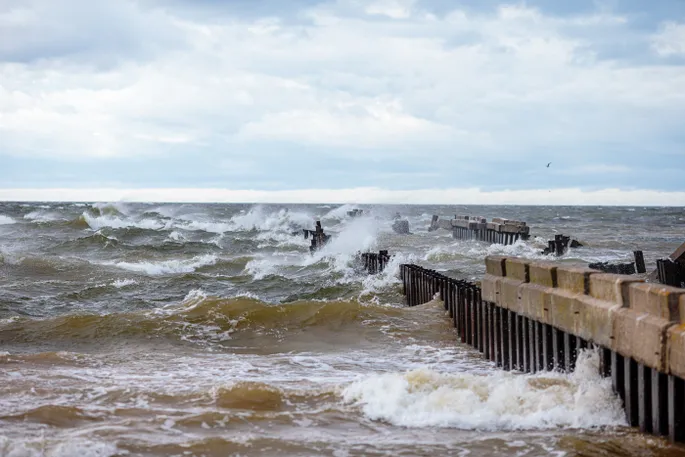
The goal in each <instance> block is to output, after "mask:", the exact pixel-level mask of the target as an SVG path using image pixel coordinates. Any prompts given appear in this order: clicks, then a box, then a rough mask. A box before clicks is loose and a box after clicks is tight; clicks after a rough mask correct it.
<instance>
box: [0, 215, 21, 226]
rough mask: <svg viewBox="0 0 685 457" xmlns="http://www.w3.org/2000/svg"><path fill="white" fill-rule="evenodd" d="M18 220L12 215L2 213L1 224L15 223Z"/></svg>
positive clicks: (0, 216)
mask: <svg viewBox="0 0 685 457" xmlns="http://www.w3.org/2000/svg"><path fill="white" fill-rule="evenodd" d="M16 222H17V221H15V220H14V219H12V218H11V217H9V216H4V215H2V214H0V225H9V224H15V223H16Z"/></svg>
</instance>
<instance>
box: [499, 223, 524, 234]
mask: <svg viewBox="0 0 685 457" xmlns="http://www.w3.org/2000/svg"><path fill="white" fill-rule="evenodd" d="M501 231H502V232H505V233H519V232H520V231H521V226H519V225H511V224H504V225H502V226H501Z"/></svg>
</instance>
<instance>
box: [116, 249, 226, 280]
mask: <svg viewBox="0 0 685 457" xmlns="http://www.w3.org/2000/svg"><path fill="white" fill-rule="evenodd" d="M216 262H217V257H216V256H215V255H209V254H208V255H203V256H198V257H193V258H191V259H183V260H179V259H172V260H162V261H158V262H151V261H141V262H111V263H104V265H112V266H115V267H117V268H121V269H123V270H128V271H133V272H136V273H143V274H147V275H151V276H158V275H166V274H177V273H191V272H193V271H195V270H197V269H198V268H201V267H204V266H207V265H213V264H215V263H216Z"/></svg>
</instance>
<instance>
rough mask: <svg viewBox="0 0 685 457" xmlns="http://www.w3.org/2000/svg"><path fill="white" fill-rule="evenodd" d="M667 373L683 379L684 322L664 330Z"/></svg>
mask: <svg viewBox="0 0 685 457" xmlns="http://www.w3.org/2000/svg"><path fill="white" fill-rule="evenodd" d="M666 347H667V351H668V356H667V358H668V374H672V375H675V376H679V377H680V378H683V379H685V324H681V325H674V326H673V327H670V328H669V329H668V330H667V331H666Z"/></svg>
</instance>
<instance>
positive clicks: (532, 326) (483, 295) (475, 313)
mask: <svg viewBox="0 0 685 457" xmlns="http://www.w3.org/2000/svg"><path fill="white" fill-rule="evenodd" d="M485 263H486V274H485V276H484V277H483V278H482V281H481V284H480V285H477V284H475V283H472V282H469V281H464V280H459V279H455V278H449V277H447V276H444V275H442V274H440V273H438V272H436V271H434V270H429V269H426V268H423V267H420V266H418V265H408V264H405V265H401V267H400V276H401V279H402V284H403V286H402V289H403V293H404V295H405V296H406V299H407V304H408V305H409V306H416V305H420V304H423V303H426V302H428V301H430V300H432V299H433V298H434V297H436V296H439V297H440V298H441V299H442V301H443V302H444V306H445V310H446V311H448V312H449V316H450V319H451V320H452V322H453V323H454V326H455V327H456V328H457V333H458V338H459V340H460V341H461V342H462V343H466V344H469V345H471V346H473V347H474V348H476V349H478V350H479V351H480V352H482V353H483V354H484V355H485V357H487V358H488V359H490V360H492V361H494V362H495V363H496V364H497V365H498V366H500V367H502V368H503V369H505V370H519V371H523V372H530V373H534V372H538V371H544V370H552V369H558V370H565V371H572V370H573V369H574V368H575V363H576V359H577V355H578V351H579V350H581V349H585V348H590V347H592V348H596V350H598V352H599V356H600V368H599V369H600V372H601V374H602V375H603V376H610V377H611V379H612V385H613V389H614V391H615V392H616V393H617V394H618V395H619V397H620V398H621V399H622V400H623V403H624V407H625V412H626V418H627V421H628V423H629V424H630V425H631V426H637V427H639V428H640V430H641V431H643V432H646V433H653V434H655V435H668V436H669V438H670V439H671V440H672V441H681V442H682V441H685V381H684V379H685V289H679V288H675V287H670V286H665V285H662V284H648V283H645V282H644V280H643V279H640V278H637V277H635V276H626V275H617V274H607V273H603V272H601V271H597V270H593V269H590V268H587V267H584V266H580V267H575V266H566V265H560V264H556V263H551V262H537V261H530V260H526V259H521V258H506V257H501V256H490V257H487V258H486V260H485Z"/></svg>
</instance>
